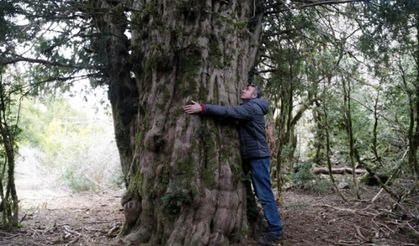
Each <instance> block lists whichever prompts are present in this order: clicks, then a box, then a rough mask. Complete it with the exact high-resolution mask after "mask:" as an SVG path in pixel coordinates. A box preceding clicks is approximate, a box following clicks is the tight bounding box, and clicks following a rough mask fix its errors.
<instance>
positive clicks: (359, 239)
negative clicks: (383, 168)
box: [0, 188, 419, 246]
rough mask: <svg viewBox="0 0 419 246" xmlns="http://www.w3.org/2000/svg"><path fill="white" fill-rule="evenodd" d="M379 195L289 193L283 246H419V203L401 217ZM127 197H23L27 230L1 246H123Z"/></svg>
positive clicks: (8, 234) (0, 237)
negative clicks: (123, 201) (122, 200)
mask: <svg viewBox="0 0 419 246" xmlns="http://www.w3.org/2000/svg"><path fill="white" fill-rule="evenodd" d="M377 191H378V189H376V188H372V189H371V188H369V190H368V191H367V192H363V194H364V195H363V197H362V198H361V200H357V201H350V202H347V203H345V202H343V201H342V199H341V198H340V197H338V196H337V195H335V194H332V193H331V194H326V195H325V194H322V195H319V194H313V193H307V192H302V191H287V192H285V193H284V194H283V202H282V205H281V214H282V217H283V221H284V226H285V235H284V239H283V240H282V241H281V243H280V244H278V245H284V246H285V245H293V246H294V245H315V246H317V245H345V246H346V245H383V246H384V245H399V246H402V245H405V246H407V245H419V233H418V231H419V221H418V218H412V213H411V211H413V212H415V211H416V212H418V209H419V207H418V202H419V201H417V200H416V201H413V203H412V206H413V210H412V209H408V210H406V208H404V210H403V209H402V210H400V211H401V212H397V213H395V212H394V211H393V210H392V204H393V203H392V202H390V201H389V200H388V199H389V198H388V197H387V196H386V194H384V193H383V194H382V195H381V196H380V198H379V199H378V200H377V201H376V202H375V203H371V202H370V200H371V198H372V197H373V196H374V195H375V194H376V192H377ZM121 195H122V191H114V192H105V193H99V194H91V193H79V194H67V193H52V192H49V191H38V192H33V191H32V192H30V193H27V194H26V193H21V194H20V198H21V212H20V213H21V215H20V217H21V220H22V222H21V224H22V226H21V228H19V229H17V230H15V231H2V230H0V245H25V246H27V245H101V246H103V245H122V243H121V242H120V241H119V240H118V238H117V237H116V235H117V234H118V232H119V230H120V228H121V225H122V222H123V214H122V210H121V206H120V198H121ZM351 197H353V196H351ZM414 204H416V208H415V207H414V206H415V205H414ZM410 208H412V207H410ZM417 214H418V213H416V215H417ZM249 244H251V243H249Z"/></svg>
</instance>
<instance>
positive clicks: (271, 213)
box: [249, 157, 282, 233]
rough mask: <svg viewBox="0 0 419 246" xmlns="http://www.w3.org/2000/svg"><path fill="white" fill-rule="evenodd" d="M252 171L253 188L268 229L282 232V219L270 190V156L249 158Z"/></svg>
mask: <svg viewBox="0 0 419 246" xmlns="http://www.w3.org/2000/svg"><path fill="white" fill-rule="evenodd" d="M249 162H250V168H251V172H252V183H253V189H254V190H255V193H256V197H257V198H258V200H259V202H260V203H261V205H262V208H263V215H264V216H265V219H266V221H267V222H268V226H269V227H268V231H269V232H273V233H281V232H282V221H281V217H280V216H279V213H278V208H277V206H276V202H275V197H274V194H273V192H272V187H271V186H272V183H271V175H270V174H269V165H270V158H269V157H266V158H256V159H249Z"/></svg>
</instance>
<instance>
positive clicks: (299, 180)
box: [290, 163, 333, 193]
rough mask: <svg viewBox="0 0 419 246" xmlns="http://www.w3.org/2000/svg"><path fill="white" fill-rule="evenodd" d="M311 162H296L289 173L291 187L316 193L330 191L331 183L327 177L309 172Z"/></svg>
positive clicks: (331, 188)
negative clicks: (292, 170)
mask: <svg viewBox="0 0 419 246" xmlns="http://www.w3.org/2000/svg"><path fill="white" fill-rule="evenodd" d="M312 165H313V164H312V163H297V164H295V166H294V172H292V173H291V174H290V177H291V178H290V179H291V182H292V185H293V187H295V188H297V189H301V190H305V191H310V192H316V193H330V192H332V191H333V184H332V182H330V180H329V179H325V178H320V177H319V176H316V175H314V174H313V173H312V172H311V168H312Z"/></svg>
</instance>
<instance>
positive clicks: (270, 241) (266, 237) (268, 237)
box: [258, 232, 282, 245]
mask: <svg viewBox="0 0 419 246" xmlns="http://www.w3.org/2000/svg"><path fill="white" fill-rule="evenodd" d="M281 234H282V233H274V232H265V233H263V234H262V236H261V237H260V238H259V240H258V243H259V245H276V243H277V242H279V240H280V239H281Z"/></svg>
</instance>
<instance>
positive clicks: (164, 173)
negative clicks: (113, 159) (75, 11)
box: [95, 0, 262, 245]
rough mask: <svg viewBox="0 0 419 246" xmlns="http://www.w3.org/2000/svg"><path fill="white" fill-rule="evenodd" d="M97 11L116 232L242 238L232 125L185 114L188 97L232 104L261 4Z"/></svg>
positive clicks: (182, 241)
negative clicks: (114, 148)
mask: <svg viewBox="0 0 419 246" xmlns="http://www.w3.org/2000/svg"><path fill="white" fill-rule="evenodd" d="M95 4H96V7H97V8H100V9H107V11H106V13H105V14H103V13H100V14H98V15H97V16H96V17H95V20H96V22H97V25H98V27H99V29H100V30H101V32H102V33H103V34H106V33H108V34H109V37H108V39H107V40H105V42H106V47H107V48H106V52H107V53H106V59H107V62H106V64H107V65H106V69H105V70H106V71H105V73H106V74H107V77H108V78H109V81H108V83H109V97H110V101H111V104H112V108H113V116H114V121H115V131H116V140H117V145H118V149H119V152H120V154H121V162H122V168H123V173H124V176H125V179H126V183H127V193H126V195H125V196H124V198H123V199H122V205H123V206H124V213H125V216H126V222H125V225H124V229H123V234H124V235H126V237H125V238H126V239H127V240H129V241H131V242H134V243H146V242H148V243H150V245H221V244H228V243H234V242H240V241H241V240H243V238H245V236H246V235H248V234H249V232H250V231H252V230H251V228H250V227H249V223H248V221H249V218H248V211H247V205H248V203H247V201H246V195H250V196H252V194H248V193H249V192H246V188H245V185H244V184H243V182H242V181H241V180H242V179H243V177H242V176H243V169H242V164H241V159H240V155H239V151H238V149H239V146H238V135H237V131H236V125H235V123H234V122H230V121H224V120H214V119H210V118H201V117H199V116H189V115H186V114H185V113H183V111H182V106H183V105H185V104H186V103H188V102H189V101H190V100H197V101H200V102H209V103H215V104H223V105H230V104H231V105H236V104H238V103H239V92H240V88H241V87H242V86H244V85H246V84H247V82H248V76H249V71H250V70H251V68H252V67H253V66H254V63H255V57H256V55H257V49H258V45H259V39H260V35H261V30H262V28H261V20H262V15H261V11H260V10H261V9H262V6H260V4H261V2H260V1H249V0H247V1H195V0H183V1H162V0H160V1H140V0H134V1H132V6H129V9H131V11H132V12H131V15H130V20H131V22H130V23H129V24H130V27H131V29H132V39H131V42H130V43H129V42H128V39H127V37H126V36H125V35H124V32H125V31H126V30H127V20H128V19H127V17H126V16H125V15H124V10H126V8H123V6H121V5H122V4H120V3H119V2H117V1H113V2H111V1H105V0H103V1H95Z"/></svg>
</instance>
